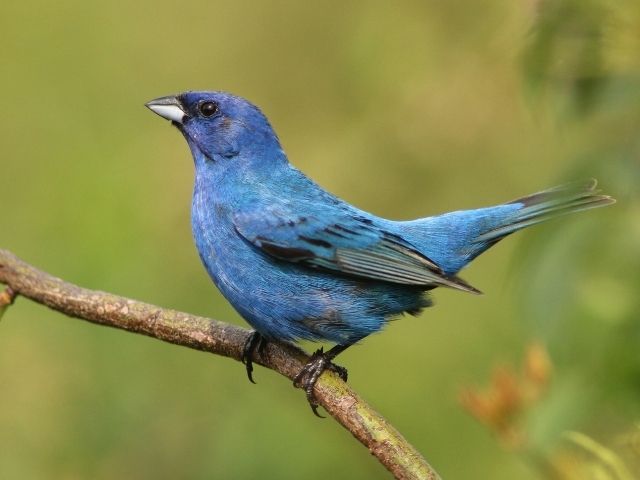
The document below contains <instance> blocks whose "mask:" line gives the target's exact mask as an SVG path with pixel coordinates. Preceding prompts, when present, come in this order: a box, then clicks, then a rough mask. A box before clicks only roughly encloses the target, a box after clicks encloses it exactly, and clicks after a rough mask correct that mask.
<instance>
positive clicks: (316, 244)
mask: <svg viewBox="0 0 640 480" xmlns="http://www.w3.org/2000/svg"><path fill="white" fill-rule="evenodd" d="M147 105H148V106H149V108H151V109H152V110H154V111H155V112H156V113H158V114H160V115H162V116H163V117H165V118H168V119H170V120H172V122H173V124H174V125H175V126H176V127H178V129H179V130H180V131H181V132H182V133H183V135H184V137H185V139H186V140H187V143H188V144H189V147H190V148H191V152H192V154H193V158H194V161H195V170H196V179H195V188H194V193H193V205H192V228H193V235H194V238H195V242H196V246H197V248H198V252H199V253H200V257H201V258H202V261H203V263H204V265H205V267H206V268H207V271H208V272H209V275H210V276H211V278H212V279H213V281H214V282H215V283H216V285H217V287H218V288H219V289H220V291H221V292H222V293H223V295H224V296H225V297H226V298H227V299H228V300H229V302H230V303H231V304H232V305H233V306H234V307H235V308H236V309H237V310H238V312H239V313H240V314H241V315H242V316H243V317H244V318H245V319H246V320H247V321H248V322H249V323H250V324H251V325H252V326H253V327H254V328H255V329H256V331H257V332H258V333H259V334H260V336H261V337H263V338H265V339H267V340H270V339H271V340H284V341H294V340H297V339H310V340H328V341H331V342H334V343H336V344H337V345H338V347H336V349H334V350H333V352H334V353H333V354H331V355H328V356H327V354H320V353H319V354H317V355H316V356H315V359H316V360H317V359H318V358H321V359H323V360H317V361H316V365H311V366H308V367H309V368H307V370H306V371H304V372H303V373H304V374H305V375H307V374H308V375H309V377H314V376H315V379H317V376H318V375H319V374H320V373H321V371H322V369H324V368H325V367H326V366H327V364H329V362H330V360H331V359H332V358H333V357H334V356H335V354H337V353H339V352H340V351H342V350H344V348H346V347H347V346H349V345H351V344H353V343H355V342H357V341H359V340H361V339H362V338H364V337H366V336H367V335H369V334H371V333H373V332H376V331H378V330H380V329H381V328H382V327H383V326H384V325H385V323H386V322H387V321H388V320H389V319H391V318H393V317H395V316H397V315H400V314H402V313H405V312H409V313H414V314H415V313H417V312H419V311H420V310H421V309H422V308H424V307H426V306H428V305H429V304H430V302H429V299H428V297H427V294H426V292H427V291H428V290H431V289H432V288H435V287H438V286H446V287H450V288H456V289H459V290H463V291H469V292H477V290H476V289H475V288H473V287H471V286H470V285H468V284H467V283H466V282H464V281H463V280H461V279H460V278H459V277H457V276H456V275H457V273H458V272H459V271H460V270H461V269H462V268H463V267H465V265H467V264H468V263H469V262H470V261H471V260H473V259H474V258H475V257H476V256H477V255H479V254H480V253H482V252H483V251H485V250H486V249H487V248H489V247H490V246H492V245H493V244H495V243H496V242H497V241H499V240H500V239H502V238H504V237H505V236H506V235H509V234H510V233H513V232H514V231H517V230H519V229H521V228H524V227H527V226H530V225H533V224H535V223H538V222H540V221H543V220H546V219H548V218H550V217H553V216H556V215H559V214H564V213H572V212H575V211H578V210H583V209H587V208H593V207H598V206H602V205H606V204H609V203H611V202H612V199H611V198H610V197H606V196H602V195H598V194H597V192H596V191H595V190H594V188H595V181H592V182H588V183H585V184H573V185H568V186H564V187H558V188H556V189H551V190H547V191H545V192H541V193H537V194H534V195H531V196H529V197H525V198H523V199H519V200H516V201H513V202H510V203H507V204H504V205H499V206H495V207H488V208H481V209H477V210H468V211H460V212H452V213H447V214H444V215H440V216H436V217H428V218H422V219H418V220H413V221H408V222H396V221H391V220H386V219H383V218H380V217H377V216H375V215H372V214H370V213H368V212H365V211H363V210H359V209H357V208H355V207H353V206H352V205H350V204H348V203H346V202H344V201H343V200H340V199H339V198H337V197H335V196H334V195H332V194H330V193H328V192H326V191H325V190H323V189H322V188H320V187H319V186H318V185H317V184H315V183H314V182H313V181H311V180H310V179H309V178H308V177H306V176H305V175H304V174H302V173H301V172H300V171H298V170H297V169H295V168H294V167H292V166H291V165H290V164H289V162H288V160H287V157H286V155H285V153H284V151H283V150H282V148H281V146H280V143H279V141H278V138H277V136H276V135H275V133H274V131H273V130H272V128H271V126H270V125H269V122H268V120H267V119H266V117H265V116H264V115H263V114H262V113H261V112H260V110H258V108H256V107H255V106H254V105H252V104H251V103H249V102H247V101H246V100H244V99H242V98H239V97H236V96H233V95H230V94H227V93H221V92H188V93H184V94H181V95H178V96H176V97H163V98H160V99H157V100H154V101H152V102H149V103H148V104H147ZM254 343H255V342H254ZM248 353H249V355H250V354H251V352H248ZM327 353H329V352H327ZM323 355H324V356H323ZM247 361H248V362H249V367H248V368H250V357H248V358H247ZM323 362H324V363H323ZM318 363H321V364H322V365H320V367H318V365H317V364H318ZM316 367H318V368H316ZM315 379H313V378H312V379H311V385H310V386H309V385H308V383H309V382H307V383H305V386H306V387H307V393H308V396H309V398H310V400H311V401H312V388H313V383H314V382H315ZM314 411H315V409H314Z"/></svg>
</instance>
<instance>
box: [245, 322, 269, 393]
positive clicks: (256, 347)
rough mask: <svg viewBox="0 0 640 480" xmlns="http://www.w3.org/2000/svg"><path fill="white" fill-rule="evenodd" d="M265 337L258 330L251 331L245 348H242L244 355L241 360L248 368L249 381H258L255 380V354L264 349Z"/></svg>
mask: <svg viewBox="0 0 640 480" xmlns="http://www.w3.org/2000/svg"><path fill="white" fill-rule="evenodd" d="M265 343H266V342H265V339H264V337H263V336H262V335H260V334H259V333H258V332H255V331H254V332H251V334H250V335H249V336H248V337H247V340H246V341H245V342H244V348H243V349H242V356H241V357H240V360H241V361H242V363H244V365H245V367H246V369H247V377H249V381H250V382H251V383H253V384H255V383H256V382H255V381H254V380H253V354H254V353H255V352H256V351H258V352H262V350H263V349H264V344H265Z"/></svg>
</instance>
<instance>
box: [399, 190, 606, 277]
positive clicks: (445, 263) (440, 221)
mask: <svg viewBox="0 0 640 480" xmlns="http://www.w3.org/2000/svg"><path fill="white" fill-rule="evenodd" d="M596 185H597V183H596V181H595V180H589V181H588V182H576V183H570V184H566V185H561V186H559V187H555V188H551V189H549V190H545V191H543V192H538V193H534V194H533V195H529V196H527V197H523V198H519V199H517V200H513V201H512V202H508V203H504V204H502V205H496V206H493V207H485V208H479V209H476V210H462V211H457V212H450V213H445V214H443V215H439V216H436V217H429V218H424V219H419V220H414V221H411V222H404V223H403V228H404V233H405V235H406V236H407V238H408V239H409V240H410V241H411V242H412V243H414V244H415V245H417V246H418V247H419V248H420V249H421V251H422V252H423V253H424V254H425V255H426V256H428V257H429V258H430V259H431V260H433V261H434V262H436V263H437V264H438V265H440V266H441V267H442V268H443V270H444V271H445V272H446V273H447V274H451V275H453V274H456V273H457V272H458V271H459V270H461V269H462V268H464V267H465V266H466V265H467V264H468V263H469V262H471V260H473V259H474V258H476V257H477V256H478V255H480V254H481V253H482V252H484V251H485V250H487V249H488V248H490V247H491V246H493V245H495V244H496V243H497V242H499V241H500V240H502V239H503V238H504V237H506V236H507V235H510V234H512V233H514V232H517V231H518V230H520V229H523V228H526V227H529V226H531V225H535V224H537V223H540V222H544V221H546V220H549V219H551V218H554V217H557V216H560V215H566V214H568V213H574V212H578V211H581V210H587V209H589V208H596V207H602V206H605V205H609V204H611V203H614V202H615V200H614V199H613V198H611V197H609V196H606V195H601V194H600V193H599V191H598V190H596Z"/></svg>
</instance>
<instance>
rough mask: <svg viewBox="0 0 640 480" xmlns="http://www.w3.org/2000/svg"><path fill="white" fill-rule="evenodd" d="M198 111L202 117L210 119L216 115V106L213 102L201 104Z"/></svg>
mask: <svg viewBox="0 0 640 480" xmlns="http://www.w3.org/2000/svg"><path fill="white" fill-rule="evenodd" d="M199 109H200V113H201V114H202V115H203V116H204V117H210V116H211V115H214V114H216V113H218V105H217V104H216V103H215V102H202V103H201V104H200V107H199Z"/></svg>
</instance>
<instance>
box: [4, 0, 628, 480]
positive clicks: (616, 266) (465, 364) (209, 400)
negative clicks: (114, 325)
mask: <svg viewBox="0 0 640 480" xmlns="http://www.w3.org/2000/svg"><path fill="white" fill-rule="evenodd" d="M0 40H1V45H2V47H0V65H1V68H2V75H1V76H0V95H1V96H2V102H1V104H2V108H1V114H0V146H1V151H2V154H1V156H0V194H1V196H0V207H1V211H2V225H1V226H0V248H7V249H10V250H12V251H13V252H14V253H16V254H18V255H19V256H21V257H22V258H24V259H25V260H27V261H29V262H31V263H33V264H34V265H36V266H39V267H40V268H43V269H45V270H47V271H49V272H51V273H53V274H55V275H57V276H60V277H62V278H64V279H66V280H69V281H72V282H74V283H77V284H80V285H83V286H86V287H90V288H96V289H100V290H107V291H111V292H114V293H118V294H121V295H125V296H128V297H132V298H136V299H140V300H144V301H147V302H151V303H156V304H158V305H162V306H165V307H171V308H175V309H180V310H184V311H188V312H192V313H195V314H200V315H206V316H211V317H214V318H217V319H221V320H226V321H229V322H233V323H237V324H239V325H244V322H243V321H242V319H241V318H240V317H239V316H238V315H237V314H236V313H235V312H234V311H233V310H232V309H231V307H230V306H229V305H228V304H227V303H226V302H225V300H224V299H223V298H222V297H221V295H220V294H219V293H218V292H217V291H216V289H215V288H214V286H213V284H212V283H211V282H210V280H209V279H208V277H207V276H206V274H205V271H204V269H203V268H202V267H201V265H200V262H199V259H198V257H197V255H196V252H195V248H194V246H193V244H192V240H191V232H190V225H189V206H190V194H191V184H192V175H193V168H192V161H191V158H190V155H189V153H188V150H187V147H186V144H185V142H184V140H183V139H182V138H181V136H180V135H179V134H178V133H177V132H176V131H175V130H173V129H172V128H170V126H169V125H168V124H167V123H166V122H163V121H161V120H160V119H159V118H157V117H156V116H155V115H153V114H152V113H151V112H149V111H148V110H147V109H145V108H144V106H143V104H144V102H145V101H147V100H149V99H151V98H155V97H158V96H161V95H166V94H170V93H175V92H180V91H184V90H191V89H221V90H229V91H231V92H234V93H236V94H239V95H242V96H245V97H247V98H249V99H251V100H252V101H254V102H255V103H257V104H258V105H259V106H261V107H262V109H263V110H264V111H265V113H266V114H267V115H268V116H269V118H270V119H271V121H272V124H273V125H274V127H275V128H276V130H277V132H278V134H279V136H280V138H281V140H282V142H283V144H284V147H285V149H286V151H287V152H288V154H289V158H290V159H291V160H292V162H293V163H294V164H295V165H296V166H298V167H299V168H300V169H302V170H303V171H304V172H306V173H308V174H309V175H310V176H312V177H313V178H314V179H316V180H317V181H318V182H319V183H320V184H321V185H323V186H324V187H326V188H327V189H329V190H330V191H332V192H334V193H336V194H338V195H339V196H341V197H343V198H345V199H346V200H348V201H350V202H352V203H354V204H356V205H357V206H359V207H361V208H364V209H367V210H370V211H373V212H375V213H377V214H379V215H383V216H388V217H391V218H398V219H402V218H412V217H418V216H426V215H430V214H435V213H439V212H443V211H447V210H454V209H463V208H471V207H479V206H484V205H489V204H493V203H499V202H502V201H506V200H510V199H512V198H515V197H518V196H522V195H524V194H527V193H531V192H534V191H536V190H540V189H543V188H546V187H550V186H553V185H555V184H558V183H562V182H564V181H567V180H572V179H582V178H588V177H592V176H593V177H597V178H598V179H599V180H600V183H601V186H602V187H603V188H604V189H605V190H606V192H607V193H609V194H612V195H614V196H615V197H616V198H618V204H617V205H615V206H614V207H609V208H607V209H601V210H597V211H592V212H588V213H585V214H580V215H576V216H574V217H571V218H565V219H563V220H559V221H555V222H552V223H550V224H548V225H545V226H543V227H536V228H535V229H532V230H530V231H527V232H526V233H522V234H518V235H517V236H514V237H513V238H509V239H507V240H506V241H504V242H503V243H501V244H500V245H499V246H497V247H496V248H495V249H492V250H491V251H489V252H488V253H487V254H485V255H483V256H482V257H481V258H479V259H478V260H477V261H476V262H475V263H474V264H473V266H472V267H471V268H469V269H468V271H465V272H463V275H462V276H463V277H464V278H465V279H467V280H468V281H470V282H471V283H472V284H473V285H475V286H477V287H478V288H480V289H481V290H483V291H484V292H485V295H484V296H482V297H475V296H472V295H464V294H460V293H458V292H453V291H444V290H439V291H437V292H435V295H434V296H435V299H436V303H437V306H436V308H433V309H430V310H428V311H426V312H425V313H424V314H423V315H422V316H421V317H420V318H412V317H408V318H405V319H402V320H400V321H397V322H394V323H392V324H391V325H390V326H389V327H388V328H387V329H386V331H385V332H384V333H383V334H382V335H374V336H372V337H371V338H368V339H367V340H366V341H365V342H363V344H362V345H361V346H358V347H355V348H353V349H350V350H349V351H347V352H346V353H344V354H343V355H342V356H341V363H342V364H344V365H346V366H348V368H349V371H350V379H349V381H350V384H351V385H352V386H353V387H354V388H355V389H356V390H357V391H358V392H360V393H361V394H362V395H363V397H364V398H365V399H367V400H368V401H370V402H371V404H372V405H373V406H374V407H375V408H377V409H378V410H379V411H380V412H381V413H383V414H384V415H385V416H386V417H387V418H388V419H389V420H390V421H391V422H392V423H393V424H394V425H395V426H396V427H397V428H398V429H399V430H400V431H401V432H402V433H403V434H404V435H405V436H406V437H407V439H408V440H409V441H411V442H412V443H413V444H414V445H415V446H416V447H417V448H418V449H419V450H420V451H421V452H423V453H424V455H425V456H426V457H427V459H428V460H429V461H430V462H431V463H432V464H433V465H434V466H435V467H436V468H437V470H438V471H439V473H440V474H441V475H442V476H443V478H445V479H465V478H491V479H493V480H498V479H516V478H517V479H524V480H528V479H536V478H548V477H550V476H552V475H557V471H559V467H557V465H558V462H560V463H562V462H563V461H564V463H565V464H568V465H569V470H571V468H574V467H575V469H580V468H582V466H580V465H588V466H589V468H591V467H593V469H592V470H590V471H593V472H596V473H594V475H596V474H597V471H604V472H605V473H607V474H608V475H610V476H609V477H597V478H624V477H623V475H622V473H624V472H625V471H626V472H627V473H629V472H632V473H631V475H634V474H636V473H638V471H637V468H638V467H639V465H638V463H637V459H638V455H640V447H639V445H640V440H638V437H639V435H640V434H639V432H640V430H639V429H638V427H637V425H638V423H637V422H638V421H639V420H640V416H639V413H640V402H639V400H640V355H639V353H638V352H640V348H639V346H640V322H639V321H638V317H637V312H639V311H640V296H639V295H638V286H639V284H640V283H639V282H640V249H639V248H638V245H639V244H640V220H639V218H640V189H639V188H638V185H639V181H640V162H639V160H640V135H639V131H640V3H639V2H638V1H637V0H617V1H613V0H611V1H605V0H588V1H577V0H576V1H571V0H557V1H551V0H549V1H535V0H528V1H525V0H522V1H517V2H514V1H510V0H490V1H484V2H477V1H474V0H464V1H463V0H460V1H456V2H439V1H431V2H424V1H402V2H394V3H393V4H390V3H389V2H383V1H371V2H366V3H365V2H355V1H347V2H345V1H340V2H338V1H331V2H317V3H316V2H295V1H276V2H231V1H226V2H220V1H196V2H171V1H164V0H163V1H156V2H146V1H143V2H117V1H113V2H85V1H79V0H64V1H61V2H44V1H34V0H22V1H14V0H4V1H3V2H2V3H1V4H0ZM533 341H540V342H542V343H543V344H545V345H546V346H547V348H548V352H549V355H550V357H551V361H552V363H553V374H552V379H551V383H550V384H549V386H548V390H547V391H546V392H545V394H544V395H543V396H542V398H541V399H540V400H539V401H537V402H535V403H534V404H532V405H530V406H528V407H527V408H526V409H525V411H523V412H522V414H521V415H519V416H518V418H517V420H516V423H517V425H518V427H517V428H518V429H520V430H521V432H522V433H523V435H524V436H525V440H524V441H523V444H521V445H520V446H519V447H518V448H513V447H511V448H508V447H506V446H505V445H504V442H501V441H500V439H499V438H497V437H496V436H495V435H494V433H493V432H492V431H491V429H487V428H486V427H485V426H483V425H482V424H481V423H480V422H478V421H477V420H476V419H474V418H473V417H472V416H471V415H469V413H467V412H466V411H465V410H464V409H463V408H462V406H461V405H460V402H459V400H458V396H459V392H460V390H461V389H462V388H463V387H465V386H479V385H485V384H486V383H487V382H488V379H489V377H490V375H491V371H492V369H493V368H494V366H495V365H496V364H500V363H502V364H506V365H512V366H513V368H514V369H518V368H519V365H520V364H521V362H522V357H523V355H524V351H525V349H526V347H527V345H529V344H530V343H531V342H533ZM307 347H309V346H307ZM255 375H256V377H257V381H258V385H257V386H255V385H251V384H250V383H249V382H248V381H247V379H246V376H245V373H244V369H243V367H242V366H241V365H240V364H238V363H235V362H232V361H229V360H227V359H223V358H218V357H214V356H212V355H208V354H204V353H200V352H195V351H191V350H188V349H186V348H179V347H175V346H171V345H168V344H163V343H161V342H158V341H156V340H152V339H149V338H145V337H141V336H136V335H132V334H128V333H124V332H120V331H115V330H111V329H106V328H101V327H97V326H94V325H90V324H88V323H84V322H82V321H78V320H74V319H68V318H66V317H64V316H62V315H60V314H58V313H55V312H52V311H49V310H47V309H45V308H43V307H41V306H37V305H34V304H32V303H30V302H29V301H27V300H25V299H18V300H17V302H16V304H15V305H14V306H13V307H12V308H11V309H10V310H9V311H8V312H7V313H6V315H5V317H4V319H3V321H2V323H1V324H0V478H7V479H14V478H16V479H17V478H20V479H44V478H46V479H49V478H51V479H81V478H82V479H83V478H93V479H111V478H118V477H122V478H148V479H151V478H153V479H164V478H166V479H169V478H189V479H201V478H202V479H204V478H281V479H294V478H295V479H297V478H308V479H321V478H351V479H371V478H386V476H387V474H386V472H385V471H384V470H383V469H382V467H381V466H380V465H379V464H378V463H377V462H376V461H375V459H373V458H372V457H371V456H370V455H369V454H368V452H367V451H366V450H365V449H364V448H363V447H362V446H361V445H360V444H358V443H357V442H356V441H355V440H354V439H353V438H352V437H351V436H350V435H349V433H348V432H346V431H345V430H343V429H342V428H340V427H339V426H338V425H337V424H336V423H335V422H333V421H332V420H324V421H320V420H318V419H317V418H315V417H314V416H313V415H311V413H310V411H309V408H308V405H307V404H306V402H305V400H304V397H303V395H302V393H301V392H300V391H299V390H294V389H293V388H291V386H290V383H289V382H288V381H287V380H285V379H283V378H282V377H279V376H277V375H275V374H273V373H272V372H269V371H266V370H265V369H262V368H258V370H257V371H256V373H255ZM569 430H575V431H579V432H582V433H583V434H585V435H587V436H588V437H589V438H590V439H592V440H593V441H594V442H597V444H598V445H600V446H601V447H602V451H601V452H600V454H598V452H595V453H594V452H589V451H587V450H585V449H582V450H581V449H580V448H578V447H576V448H575V449H573V450H572V448H569V454H567V455H564V454H562V455H561V454H560V453H559V452H565V451H566V445H564V444H565V443H566V439H565V437H563V432H566V431H569ZM574 447H575V445H574ZM596 450H598V449H596ZM609 453H612V454H613V458H615V462H617V463H616V464H617V467H619V468H617V467H616V465H614V466H611V465H610V464H607V459H609V460H610V458H611V457H610V456H609V457H607V456H606V455H605V454H609ZM599 457H604V460H603V459H602V458H599ZM559 458H560V459H561V460H558V459H559ZM562 459H564V460H562ZM567 459H568V460H567ZM565 460H566V461H565ZM572 462H573V463H572ZM609 463H610V461H609ZM549 465H555V467H549ZM571 465H573V467H572V466H571ZM614 467H616V468H617V469H616V468H614ZM550 468H551V470H550ZM554 469H555V470H554ZM620 469H622V470H620ZM574 471H577V470H574ZM620 472H622V473H620ZM590 474H591V473H589V475H590ZM616 475H617V476H616ZM562 478H565V477H562ZM571 478H574V477H571ZM575 478H583V479H584V478H591V477H589V476H587V474H584V475H582V476H580V477H575ZM593 478H596V477H593ZM629 478H632V477H629Z"/></svg>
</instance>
